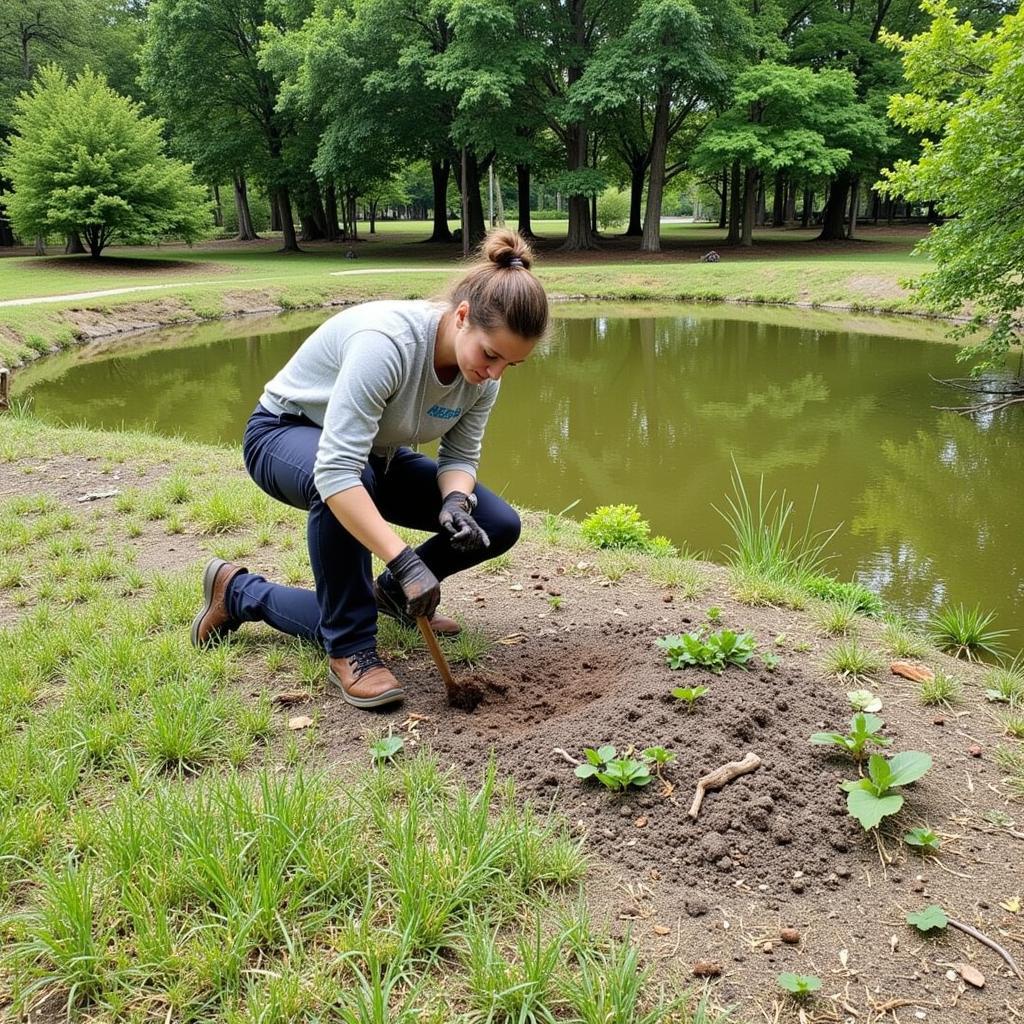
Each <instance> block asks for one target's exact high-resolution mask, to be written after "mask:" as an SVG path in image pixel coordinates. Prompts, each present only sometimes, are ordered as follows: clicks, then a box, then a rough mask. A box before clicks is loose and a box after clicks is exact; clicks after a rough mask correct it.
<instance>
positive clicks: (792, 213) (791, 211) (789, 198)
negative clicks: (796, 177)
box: [782, 181, 796, 224]
mask: <svg viewBox="0 0 1024 1024" xmlns="http://www.w3.org/2000/svg"><path fill="white" fill-rule="evenodd" d="M782 219H783V221H785V223H787V224H792V223H793V221H795V220H796V182H795V181H791V182H790V183H789V186H788V187H787V189H786V208H785V210H783V212H782Z"/></svg>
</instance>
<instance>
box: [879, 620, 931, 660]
mask: <svg viewBox="0 0 1024 1024" xmlns="http://www.w3.org/2000/svg"><path fill="white" fill-rule="evenodd" d="M882 645H883V646H884V647H885V649H886V650H887V651H888V652H889V653H890V654H892V655H893V656H894V657H897V658H924V657H927V655H928V654H929V653H930V652H931V650H932V647H931V645H930V644H929V643H928V640H927V638H926V637H924V636H922V635H921V634H920V633H919V632H918V631H917V630H916V629H915V628H914V627H913V626H912V625H910V624H909V623H906V622H903V621H902V620H899V619H893V620H891V621H889V622H887V623H886V624H885V628H884V629H883V631H882Z"/></svg>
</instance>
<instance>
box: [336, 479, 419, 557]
mask: <svg viewBox="0 0 1024 1024" xmlns="http://www.w3.org/2000/svg"><path fill="white" fill-rule="evenodd" d="M327 507H328V508H329V509H330V510H331V512H333V513H334V515H335V517H336V518H337V520H338V522H339V523H341V525H342V526H344V527H345V529H346V530H347V531H348V532H349V533H350V534H352V536H353V537H355V539H356V540H357V541H359V543H360V544H362V545H363V547H364V548H367V549H368V550H370V551H372V552H373V553H374V554H375V555H376V556H377V557H378V558H379V559H380V560H381V561H382V562H390V561H391V560H392V559H394V558H395V557H396V556H397V555H399V554H401V552H402V551H403V550H404V549H405V547H406V544H405V541H404V540H402V538H401V537H399V536H398V534H397V533H395V531H394V530H392V529H391V527H390V526H389V525H388V523H387V522H386V521H385V519H384V517H383V516H382V515H381V514H380V512H378V511H377V506H376V505H374V503H373V499H372V498H371V497H370V495H369V493H368V492H367V490H366V488H365V487H363V486H362V484H360V485H359V486H358V487H349V488H348V489H347V490H344V491H338V493H337V494H332V495H331V496H330V497H329V498H328V499H327Z"/></svg>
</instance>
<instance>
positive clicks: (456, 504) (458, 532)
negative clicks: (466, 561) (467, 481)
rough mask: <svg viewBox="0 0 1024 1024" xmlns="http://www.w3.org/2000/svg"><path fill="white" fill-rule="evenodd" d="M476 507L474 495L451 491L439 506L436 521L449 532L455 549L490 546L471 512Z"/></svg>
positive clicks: (488, 540)
mask: <svg viewBox="0 0 1024 1024" xmlns="http://www.w3.org/2000/svg"><path fill="white" fill-rule="evenodd" d="M474 509H476V495H475V494H463V493H462V491H452V492H451V494H449V495H448V497H447V498H445V499H444V504H443V505H442V506H441V514H440V515H439V516H438V517H437V521H438V522H439V523H440V524H441V525H442V526H443V527H444V528H445V529H446V530H447V531H448V532H449V533H450V534H451V542H452V547H453V548H455V550H456V551H479V550H480V549H481V548H489V547H490V546H491V538H490V537H488V536H487V534H486V533H485V532H484V530H483V528H482V527H481V526H480V524H479V523H478V522H477V521H476V520H475V519H474V518H473V516H472V515H471V513H472V512H473V511H474Z"/></svg>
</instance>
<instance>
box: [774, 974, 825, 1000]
mask: <svg viewBox="0 0 1024 1024" xmlns="http://www.w3.org/2000/svg"><path fill="white" fill-rule="evenodd" d="M776 982H777V984H778V986H779V988H781V989H784V990H785V991H786V992H788V993H789V994H790V995H792V996H795V997H796V998H797V999H806V998H807V997H808V996H810V995H811V994H812V993H814V992H817V991H818V990H819V989H820V988H821V978H819V977H817V976H816V975H814V974H791V973H789V972H788V971H785V972H783V973H782V974H780V975H779V976H778V978H776Z"/></svg>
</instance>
